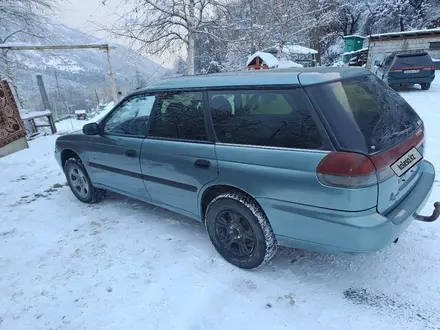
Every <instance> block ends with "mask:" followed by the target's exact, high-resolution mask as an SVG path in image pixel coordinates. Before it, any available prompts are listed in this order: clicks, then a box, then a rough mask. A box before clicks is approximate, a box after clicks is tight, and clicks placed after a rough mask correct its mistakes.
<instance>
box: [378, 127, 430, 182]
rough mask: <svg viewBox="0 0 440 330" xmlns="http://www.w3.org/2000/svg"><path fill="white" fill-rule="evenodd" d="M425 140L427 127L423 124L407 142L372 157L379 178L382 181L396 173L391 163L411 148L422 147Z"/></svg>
mask: <svg viewBox="0 0 440 330" xmlns="http://www.w3.org/2000/svg"><path fill="white" fill-rule="evenodd" d="M424 140H425V128H424V126H423V124H422V125H421V126H420V127H419V129H418V130H417V131H416V133H415V134H414V135H413V136H411V137H410V138H408V139H407V140H405V142H403V143H401V144H399V145H397V146H395V147H394V148H391V149H389V150H387V151H384V152H382V153H380V154H377V155H374V156H372V157H371V161H372V162H373V164H374V166H375V167H376V170H377V180H378V182H382V181H384V180H386V179H389V178H390V177H391V176H393V175H394V172H393V170H392V169H391V167H390V166H391V165H392V164H394V162H395V161H397V160H398V159H399V158H400V157H402V155H404V154H405V153H407V152H408V151H409V150H410V149H411V148H414V147H416V148H417V147H420V146H421V145H422V144H423V142H424Z"/></svg>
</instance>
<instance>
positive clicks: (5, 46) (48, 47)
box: [0, 43, 118, 103]
mask: <svg viewBox="0 0 440 330" xmlns="http://www.w3.org/2000/svg"><path fill="white" fill-rule="evenodd" d="M0 48H3V49H10V50H59V49H88V48H94V49H101V50H105V51H106V53H107V62H108V69H109V78H110V84H111V88H112V95H113V101H114V102H115V103H117V102H118V92H117V89H116V82H115V75H114V73H113V68H112V63H111V61H110V48H111V47H110V46H109V45H108V44H96V45H43V46H33V45H15V44H8V43H6V44H0Z"/></svg>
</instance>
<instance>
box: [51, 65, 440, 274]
mask: <svg viewBox="0 0 440 330" xmlns="http://www.w3.org/2000/svg"><path fill="white" fill-rule="evenodd" d="M424 139H425V132H424V126H423V123H422V120H421V119H420V117H419V116H418V115H417V113H416V112H415V111H414V110H413V109H412V108H411V106H410V105H409V104H408V103H406V102H405V100H404V99H403V98H402V97H400V96H399V94H397V93H396V92H395V91H393V90H392V89H391V88H389V87H388V86H386V85H385V84H384V83H383V82H382V81H380V80H379V79H378V78H377V77H375V76H374V75H373V74H372V73H371V72H370V71H367V70H365V69H362V68H309V69H307V68H295V69H286V70H261V71H248V72H238V73H227V74H218V75H207V76H192V77H191V76H190V77H182V78H177V79H172V80H166V81H161V82H158V83H156V84H155V85H153V86H151V87H149V88H146V89H141V90H138V91H136V92H134V93H133V94H131V95H129V96H127V97H126V98H125V99H124V100H123V101H122V102H120V103H119V104H118V105H116V106H115V108H114V109H113V110H112V111H111V112H110V113H109V114H108V115H107V116H106V117H104V118H103V119H102V120H101V121H99V122H98V123H90V124H87V125H85V126H84V128H83V132H81V133H79V132H76V133H72V134H67V135H63V136H60V137H59V138H58V139H57V141H56V146H55V157H56V159H57V161H58V163H59V164H60V166H61V168H62V169H63V171H64V173H65V174H66V177H67V182H68V183H69V186H70V188H71V190H72V192H73V193H74V194H75V196H76V197H77V198H78V199H79V200H80V201H82V202H85V203H95V202H98V201H99V200H101V199H102V198H103V197H104V194H105V190H111V191H114V192H117V193H121V194H123V195H127V196H130V197H133V198H137V199H140V200H143V201H146V202H148V203H152V204H154V205H158V206H162V207H164V208H167V209H169V210H172V211H175V212H178V213H181V214H184V215H186V216H189V217H191V218H194V219H196V220H197V221H200V222H202V223H203V224H204V225H205V226H206V229H207V232H208V235H209V237H210V239H211V242H212V243H213V245H214V247H215V249H216V250H217V251H218V252H219V254H220V255H221V256H223V257H224V258H225V259H226V260H227V261H229V262H230V263H232V264H234V265H236V266H238V267H242V268H247V269H250V268H255V267H258V266H259V265H261V264H262V263H264V262H266V261H268V260H270V259H271V258H272V257H273V256H274V255H275V253H276V250H277V246H278V245H283V246H288V247H295V248H302V249H309V250H316V251H324V252H330V253H341V252H346V253H363V252H373V251H377V250H380V249H382V248H385V247H387V246H388V245H389V244H390V243H391V242H393V241H396V240H397V238H398V237H399V235H400V234H401V233H402V232H403V231H404V230H405V229H406V228H407V227H408V226H409V225H410V223H411V222H412V221H413V220H422V221H434V220H436V219H437V217H438V211H439V210H440V203H438V204H436V206H435V210H436V211H435V212H437V213H435V212H434V213H433V215H432V216H431V217H423V216H420V215H419V214H418V212H419V211H420V210H421V208H422V207H423V206H424V205H425V202H426V200H427V198H428V196H429V194H430V191H431V188H432V185H433V182H434V176H435V170H434V167H433V166H432V164H431V163H429V162H428V161H426V160H424V158H423V157H424Z"/></svg>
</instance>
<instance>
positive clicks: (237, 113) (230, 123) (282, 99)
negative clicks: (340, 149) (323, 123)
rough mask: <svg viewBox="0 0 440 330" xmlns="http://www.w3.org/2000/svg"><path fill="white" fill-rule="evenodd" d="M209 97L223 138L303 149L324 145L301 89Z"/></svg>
mask: <svg viewBox="0 0 440 330" xmlns="http://www.w3.org/2000/svg"><path fill="white" fill-rule="evenodd" d="M208 99H209V102H210V104H209V107H210V111H211V114H212V118H213V122H214V128H215V132H216V135H217V139H218V140H219V141H220V142H224V143H232V144H244V145H257V146H273V147H284V148H300V149H319V148H321V147H322V146H323V140H322V138H321V135H320V132H319V130H318V127H317V126H316V123H315V121H314V120H313V118H312V116H311V114H310V109H309V106H310V103H309V102H308V100H307V99H306V96H305V94H304V92H303V91H301V90H248V91H243V90H240V91H232V92H229V91H228V92H209V93H208Z"/></svg>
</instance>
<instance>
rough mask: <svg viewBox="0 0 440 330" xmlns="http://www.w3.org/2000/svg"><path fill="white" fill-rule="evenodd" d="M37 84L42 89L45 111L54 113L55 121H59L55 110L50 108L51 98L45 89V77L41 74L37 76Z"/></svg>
mask: <svg viewBox="0 0 440 330" xmlns="http://www.w3.org/2000/svg"><path fill="white" fill-rule="evenodd" d="M37 84H38V88H39V89H40V94H41V100H42V101H43V106H44V110H50V111H51V112H52V117H53V120H57V117H56V114H54V111H53V109H51V107H50V104H49V98H48V97H47V93H46V88H45V87H44V82H43V77H42V76H41V75H40V74H37ZM55 132H56V130H55Z"/></svg>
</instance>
